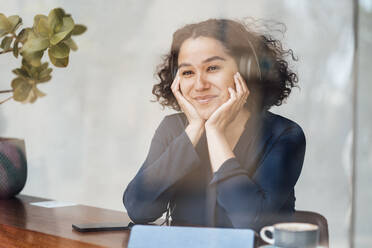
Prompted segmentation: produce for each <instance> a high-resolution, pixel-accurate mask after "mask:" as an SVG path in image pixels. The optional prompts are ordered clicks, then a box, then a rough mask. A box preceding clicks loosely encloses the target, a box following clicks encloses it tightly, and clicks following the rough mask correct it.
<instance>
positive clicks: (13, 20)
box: [8, 15, 22, 33]
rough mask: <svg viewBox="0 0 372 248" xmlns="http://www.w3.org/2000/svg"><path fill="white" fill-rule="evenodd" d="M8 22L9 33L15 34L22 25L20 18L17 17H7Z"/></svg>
mask: <svg viewBox="0 0 372 248" xmlns="http://www.w3.org/2000/svg"><path fill="white" fill-rule="evenodd" d="M8 21H9V23H10V24H11V28H10V32H12V33H13V32H15V31H16V30H17V29H18V28H19V26H21V25H22V18H20V17H19V16H17V15H13V16H9V17H8Z"/></svg>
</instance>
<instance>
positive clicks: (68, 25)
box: [50, 17, 75, 45]
mask: <svg viewBox="0 0 372 248" xmlns="http://www.w3.org/2000/svg"><path fill="white" fill-rule="evenodd" d="M74 25H75V24H74V20H72V18H71V17H63V25H62V27H61V29H60V31H59V32H57V33H55V34H54V35H53V36H52V38H51V39H50V43H52V45H56V44H57V43H59V42H60V41H61V40H63V39H64V38H65V37H66V36H67V35H68V34H70V33H71V31H72V30H73V29H74Z"/></svg>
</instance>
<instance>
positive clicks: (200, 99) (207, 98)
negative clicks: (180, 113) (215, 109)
mask: <svg viewBox="0 0 372 248" xmlns="http://www.w3.org/2000/svg"><path fill="white" fill-rule="evenodd" d="M216 97H217V96H216V95H204V96H196V97H194V98H193V99H194V100H195V101H196V102H197V103H199V104H201V105H205V104H208V103H210V102H211V101H213V100H214V99H215V98H216Z"/></svg>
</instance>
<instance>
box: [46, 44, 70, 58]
mask: <svg viewBox="0 0 372 248" xmlns="http://www.w3.org/2000/svg"><path fill="white" fill-rule="evenodd" d="M49 53H50V54H51V55H52V56H53V57H54V58H56V59H63V58H66V57H68V55H69V54H70V48H69V47H68V46H67V45H66V44H65V43H63V42H61V43H58V44H57V45H55V46H52V47H51V48H49Z"/></svg>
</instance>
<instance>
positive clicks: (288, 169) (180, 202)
mask: <svg viewBox="0 0 372 248" xmlns="http://www.w3.org/2000/svg"><path fill="white" fill-rule="evenodd" d="M286 55H290V56H291V58H292V59H293V54H292V51H291V50H288V51H286V50H283V49H282V46H281V43H280V41H278V40H275V39H273V38H271V37H270V36H267V35H263V34H259V33H257V32H254V31H252V30H250V29H249V28H248V27H247V26H246V25H244V24H241V23H239V22H236V21H232V20H226V19H210V20H207V21H204V22H201V23H196V24H190V25H187V26H185V27H183V28H181V29H179V30H177V31H176V32H175V33H174V35H173V42H172V47H171V51H170V53H169V54H168V55H167V56H165V59H164V63H163V64H162V65H160V67H159V69H158V76H159V79H160V82H159V83H158V84H156V85H155V86H154V88H153V94H154V95H155V96H156V97H157V100H158V101H159V102H160V104H162V105H163V106H169V107H171V108H173V109H175V110H177V111H179V112H180V113H177V114H173V115H170V116H167V117H165V118H164V120H163V121H162V122H161V124H160V125H159V127H158V129H157V130H156V132H155V135H154V137H153V140H152V142H151V147H150V151H149V153H148V156H147V158H146V160H145V162H144V163H143V165H142V167H141V168H140V170H139V171H138V173H137V175H136V176H135V178H134V179H133V180H132V181H131V182H130V183H129V185H128V187H127V189H126V190H125V193H124V197H123V201H124V205H125V207H126V209H127V211H128V214H129V216H130V217H131V219H132V220H133V221H134V222H136V223H146V222H152V221H154V220H156V219H157V218H159V217H160V216H161V215H162V214H163V213H164V212H166V211H167V210H169V209H171V210H172V211H171V217H172V224H174V225H177V224H182V225H184V224H187V225H200V226H222V227H236V228H252V229H255V230H258V229H260V228H261V227H262V226H263V225H269V224H273V223H276V222H279V221H280V220H283V219H285V220H288V219H290V218H291V216H292V214H293V213H294V211H295V208H294V207H295V204H294V203H295V195H294V186H295V184H296V182H297V180H298V178H299V175H300V172H301V169H302V164H303V160H304V155H305V136H304V133H303V131H302V129H301V127H300V126H299V125H297V124H296V123H295V122H293V121H291V120H289V119H286V118H284V117H282V116H279V115H275V114H273V113H271V112H269V111H268V110H269V108H270V107H271V106H273V105H281V104H282V102H283V100H284V99H285V98H286V97H288V96H289V94H290V92H291V88H292V87H294V86H296V84H297V75H296V74H295V73H293V72H292V71H291V70H290V69H289V68H288V63H287V61H286V60H285V57H286Z"/></svg>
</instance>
